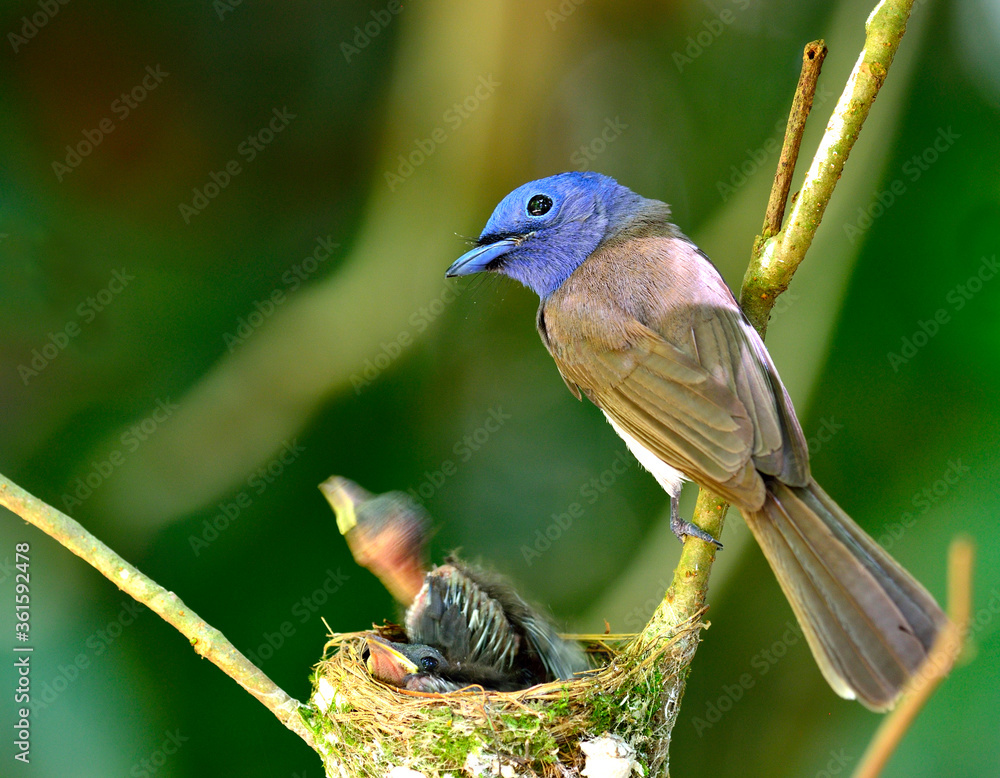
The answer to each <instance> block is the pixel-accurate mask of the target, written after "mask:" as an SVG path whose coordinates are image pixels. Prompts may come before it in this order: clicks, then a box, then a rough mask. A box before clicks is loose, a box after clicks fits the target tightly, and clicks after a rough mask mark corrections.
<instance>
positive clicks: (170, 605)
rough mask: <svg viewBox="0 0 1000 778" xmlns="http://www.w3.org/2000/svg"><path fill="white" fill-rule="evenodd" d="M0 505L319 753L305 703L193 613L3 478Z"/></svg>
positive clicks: (78, 527)
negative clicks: (164, 627) (145, 611)
mask: <svg viewBox="0 0 1000 778" xmlns="http://www.w3.org/2000/svg"><path fill="white" fill-rule="evenodd" d="M0 505H3V506H5V507H7V508H8V509H10V510H11V511H13V512H14V513H16V514H17V515H18V516H20V517H21V518H22V519H24V520H25V521H27V522H28V523H29V524H34V525H35V526H36V527H38V528H39V529H40V530H42V532H44V533H45V534H46V535H49V536H51V537H53V538H55V539H56V540H57V541H59V542H60V543H61V544H62V545H64V546H65V547H66V548H68V549H69V550H70V551H72V552H73V553H74V554H76V555H77V556H78V557H80V558H81V559H82V560H83V561H85V562H87V564H89V565H91V566H92V567H93V568H95V569H96V570H97V571H98V572H100V573H101V574H102V575H103V576H104V577H105V578H107V579H108V580H109V581H111V582H113V583H114V584H115V585H116V586H118V588H119V589H121V590H122V591H124V592H125V593H126V594H128V595H130V596H131V597H133V598H134V599H135V600H136V601H138V602H141V603H142V604H143V605H146V606H147V607H148V608H149V609H150V610H151V611H153V612H154V613H156V614H157V615H159V616H160V618H162V619H163V620H164V621H166V622H167V623H168V624H172V625H173V626H174V627H176V628H177V630H178V631H179V632H180V633H181V634H182V635H184V637H186V638H187V639H188V640H189V641H190V643H191V645H192V646H193V647H194V650H195V651H196V652H197V653H198V654H200V655H201V656H203V657H205V658H206V659H208V660H209V661H211V662H212V663H213V664H215V665H216V667H218V668H219V669H220V670H222V672H224V673H225V674H226V675H228V676H229V677H230V678H232V679H233V680H234V681H236V683H238V684H239V685H240V686H242V687H243V688H244V689H246V690H247V691H248V692H250V694H252V695H253V696H254V697H256V698H257V699H258V700H259V701H260V702H261V704H263V705H264V707H266V708H267V709H268V710H269V711H271V712H272V713H273V714H274V715H275V716H277V717H278V720H279V721H280V722H281V723H282V724H284V725H285V726H286V727H288V728H289V729H290V730H291V731H292V732H294V733H295V734H296V735H298V736H299V737H301V738H302V739H303V740H304V741H306V743H308V744H309V745H310V746H311V747H312V748H313V749H315V748H316V744H315V742H314V739H313V733H312V732H311V731H310V729H309V728H308V727H307V726H306V724H305V721H304V720H303V719H302V717H301V715H300V714H299V710H300V708H302V707H303V705H302V703H300V702H299V701H298V700H296V699H294V698H293V697H290V696H289V695H288V694H287V693H286V692H285V691H284V690H282V689H281V688H280V687H278V686H277V685H276V684H275V683H274V681H272V680H271V679H270V678H268V677H267V676H266V675H264V673H263V671H262V670H261V669H260V668H258V667H257V666H256V665H254V664H253V663H252V662H250V660H249V659H247V658H246V657H245V656H243V654H241V653H240V652H239V651H238V650H237V649H236V647H235V646H234V645H233V644H232V643H230V642H229V641H228V640H227V639H226V637H225V635H223V634H222V633H221V632H219V630H217V629H215V628H214V627H212V626H211V625H210V624H208V623H207V622H206V621H205V620H204V619H202V618H201V617H200V616H199V615H198V614H197V613H195V612H194V611H192V610H191V609H190V608H188V607H187V605H185V604H184V603H183V602H182V601H181V599H180V598H179V597H178V596H177V595H176V594H174V593H173V592H168V591H167V590H166V589H164V588H163V587H162V586H160V585H159V584H158V583H156V582H155V581H153V580H152V579H151V578H149V577H148V576H146V575H143V574H142V573H141V572H139V570H138V569H136V568H135V567H133V566H132V565H130V564H129V563H128V562H126V561H125V560H124V559H122V558H121V557H120V556H118V554H116V553H115V552H114V551H112V550H111V549H110V548H108V547H107V546H106V545H104V544H103V543H102V542H101V541H100V540H98V539H97V538H96V537H94V536H93V535H91V534H90V533H89V532H87V530H85V529H84V528H83V527H82V526H81V525H80V524H79V523H78V522H76V521H74V520H73V519H71V518H70V517H69V516H67V515H66V514H65V513H62V512H61V511H59V510H56V509H55V508H53V507H52V506H51V505H48V504H47V503H44V502H42V501H41V500H39V499H38V498H37V497H35V496H34V495H32V494H29V493H28V492H26V491H25V490H24V489H22V488H21V487H20V486H18V485H17V484H15V483H13V482H12V481H10V480H8V479H7V478H6V477H4V476H3V475H0Z"/></svg>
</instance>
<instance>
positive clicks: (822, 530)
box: [744, 480, 948, 711]
mask: <svg viewBox="0 0 1000 778" xmlns="http://www.w3.org/2000/svg"><path fill="white" fill-rule="evenodd" d="M744 517H745V518H746V521H747V525H748V526H749V527H750V529H751V531H752V532H753V534H754V536H755V537H756V538H757V542H758V543H760V546H761V548H762V549H763V550H764V555H765V556H766V557H767V560H768V562H770V564H771V567H772V569H773V570H774V572H775V575H776V576H777V578H778V582H779V583H780V584H781V588H782V589H783V590H784V592H785V595H786V596H787V597H788V600H789V602H791V604H792V609H793V610H794V611H795V615H796V616H797V617H798V620H799V623H800V624H801V625H802V627H803V631H804V633H805V636H806V638H807V639H808V641H809V647H810V648H811V649H812V652H813V656H815V657H816V661H817V662H818V663H819V666H820V669H821V670H822V671H823V675H824V676H825V677H826V679H827V681H828V682H829V683H830V685H831V686H832V687H833V689H834V691H836V692H837V694H839V695H840V696H842V697H846V698H848V699H854V698H857V699H858V700H859V701H860V702H861V703H862V704H864V705H865V706H866V707H868V708H870V709H872V710H877V711H881V710H886V709H888V708H891V707H892V706H893V704H894V703H895V701H896V699H897V698H898V697H899V695H900V693H901V692H902V691H903V689H904V687H905V686H906V684H907V682H908V681H909V680H910V679H911V678H912V677H913V676H914V675H916V674H917V673H918V672H919V671H920V669H921V667H922V666H923V665H924V663H925V662H926V661H927V656H928V652H929V651H930V649H931V646H932V645H933V644H934V641H935V639H936V638H937V636H938V634H939V633H940V632H941V630H942V628H943V627H944V626H945V625H946V624H947V621H948V619H947V617H946V616H945V614H944V613H943V612H942V610H941V608H939V607H938V604H937V603H936V602H935V601H934V598H933V597H931V595H930V594H928V593H927V590H926V589H924V587H923V586H921V585H920V584H919V583H918V582H917V581H916V580H915V579H914V578H913V576H911V575H910V574H909V573H907V572H906V571H905V570H904V569H903V568H902V567H900V565H899V564H898V563H897V562H896V561H895V560H894V559H893V558H892V557H891V556H889V554H887V553H886V552H885V551H884V550H883V549H882V548H881V547H880V546H879V545H878V544H877V543H876V542H875V541H874V540H872V539H871V538H870V537H869V536H868V535H867V534H865V532H864V530H862V529H861V528H860V527H859V526H858V525H857V524H855V523H854V522H853V521H852V520H851V517H850V516H848V515H847V514H846V513H844V511H843V510H841V508H840V507H839V506H838V505H837V504H836V503H835V502H834V501H833V500H832V499H830V497H829V496H828V495H827V494H826V492H824V491H823V490H822V489H821V488H820V487H819V485H818V484H816V482H815V481H813V482H812V483H810V484H809V485H808V486H805V487H795V486H788V485H786V484H783V483H781V482H779V481H774V480H771V481H769V482H768V484H767V499H766V501H765V503H764V505H763V507H762V508H761V509H760V510H759V511H756V512H753V513H751V512H747V513H745V514H744Z"/></svg>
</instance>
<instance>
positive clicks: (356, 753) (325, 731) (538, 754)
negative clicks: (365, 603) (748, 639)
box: [307, 623, 699, 778]
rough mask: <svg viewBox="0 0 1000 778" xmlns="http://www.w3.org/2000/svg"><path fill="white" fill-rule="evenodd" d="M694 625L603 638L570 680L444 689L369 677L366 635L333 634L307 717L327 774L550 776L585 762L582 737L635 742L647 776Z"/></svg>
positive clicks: (669, 718) (659, 752) (657, 763)
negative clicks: (642, 637)
mask: <svg viewBox="0 0 1000 778" xmlns="http://www.w3.org/2000/svg"><path fill="white" fill-rule="evenodd" d="M698 627H699V624H698V623H694V624H693V625H692V626H689V627H687V628H686V629H685V630H684V631H682V632H681V633H679V634H678V635H677V636H675V638H674V639H673V640H671V641H666V642H661V643H659V644H656V645H647V646H642V645H638V644H637V643H636V642H635V641H632V642H630V643H628V644H627V645H626V646H625V648H624V649H622V650H621V651H617V650H614V649H610V648H608V647H607V645H604V648H605V650H606V651H607V653H608V655H609V657H610V661H609V662H608V664H607V666H605V667H604V668H602V669H600V670H595V671H593V672H591V673H588V674H586V675H584V676H582V677H581V678H579V679H575V680H573V681H560V682H556V683H549V684H542V685H540V686H534V687H532V688H530V689H525V690H523V691H518V692H507V693H501V692H492V691H484V690H482V689H479V688H478V687H474V688H472V689H470V690H469V691H463V692H456V693H452V694H447V695H429V694H419V693H416V692H408V691H405V690H401V689H397V688H394V687H390V686H386V685H385V684H382V683H380V682H378V681H375V680H374V679H372V678H371V676H370V675H369V674H368V671H367V669H366V668H365V665H364V663H363V661H362V660H361V647H362V644H363V640H364V635H365V634H367V633H354V634H349V635H336V636H334V637H333V639H332V640H331V641H330V642H329V643H328V644H327V658H326V659H324V660H323V661H322V662H321V663H320V664H319V665H317V668H316V673H315V674H314V693H313V697H312V703H313V708H314V711H313V713H312V714H311V715H307V721H309V723H310V726H315V727H316V728H317V730H318V732H319V734H318V737H317V742H318V743H319V745H320V749H321V750H322V751H323V752H324V753H323V757H324V761H325V764H326V769H327V774H328V775H336V776H345V777H346V776H352V777H353V776H361V777H366V776H378V777H379V778H383V777H384V776H385V774H386V773H387V772H388V771H389V770H390V769H391V768H392V767H395V766H399V765H405V766H406V767H408V768H410V769H412V770H417V771H419V772H421V773H423V774H424V775H425V776H427V778H436V777H437V776H443V775H445V774H448V773H450V774H451V775H453V776H456V777H457V776H461V775H468V774H470V771H474V770H481V771H482V772H481V773H478V774H490V773H491V772H495V771H499V769H500V767H502V766H506V765H509V766H510V767H512V768H513V770H514V771H515V772H516V774H517V775H525V776H530V775H536V776H541V777H542V778H549V777H550V776H551V777H553V778H554V777H555V776H562V775H564V774H565V770H567V769H569V770H576V771H579V770H580V769H582V767H583V764H584V758H583V755H582V753H581V751H580V746H579V744H580V742H581V741H582V740H587V739H589V738H593V737H596V736H600V735H604V734H614V735H617V736H619V737H621V738H622V740H624V741H625V742H626V743H628V744H629V745H630V746H631V747H633V748H634V749H635V750H636V752H637V757H638V758H639V760H640V762H641V763H642V764H643V765H645V766H652V769H653V770H654V773H647V775H652V774H655V770H658V769H660V768H661V767H662V766H663V765H664V764H665V760H666V744H667V743H668V742H669V732H670V728H671V727H672V725H673V715H671V713H670V712H671V709H672V708H673V709H675V708H676V704H674V705H673V706H671V705H670V704H666V703H667V701H668V700H669V699H673V697H671V695H674V696H676V695H677V694H678V689H677V688H676V682H677V673H678V670H679V667H680V666H681V659H682V657H683V655H684V653H685V652H686V651H688V650H689V648H686V647H685V645H693V642H692V637H693V636H694V635H695V633H696V631H697V629H698ZM681 638H683V640H682V639H681ZM693 639H694V640H696V637H694V638H693Z"/></svg>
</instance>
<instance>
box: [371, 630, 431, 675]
mask: <svg viewBox="0 0 1000 778" xmlns="http://www.w3.org/2000/svg"><path fill="white" fill-rule="evenodd" d="M400 645H401V644H399V643H390V642H389V641H388V640H383V639H382V638H380V637H378V636H376V635H369V636H368V637H367V638H365V653H366V654H367V656H365V655H364V654H362V656H363V658H364V659H365V665H366V666H367V667H368V672H369V673H371V674H372V675H373V676H374V677H376V678H378V679H379V680H380V681H384V682H385V683H388V684H392V685H393V686H405V683H406V682H405V680H404V679H405V678H406V676H408V675H412V674H414V673H418V672H420V670H419V668H418V667H417V666H416V665H415V664H414V663H413V662H411V661H410V660H409V659H407V658H406V656H404V654H403V653H402V651H401V650H400V648H399V646H400Z"/></svg>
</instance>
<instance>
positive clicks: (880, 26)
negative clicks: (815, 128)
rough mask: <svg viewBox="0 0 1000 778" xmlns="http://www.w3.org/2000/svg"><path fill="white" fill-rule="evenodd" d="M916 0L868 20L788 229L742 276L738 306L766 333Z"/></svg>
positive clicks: (886, 3)
mask: <svg viewBox="0 0 1000 778" xmlns="http://www.w3.org/2000/svg"><path fill="white" fill-rule="evenodd" d="M912 7H913V0H881V2H879V4H878V5H877V6H875V10H874V11H872V13H871V15H870V16H869V17H868V21H867V23H866V24H865V33H866V34H865V46H864V48H863V49H862V50H861V55H860V56H859V57H858V61H857V63H856V64H855V65H854V70H853V71H851V75H850V77H849V78H848V79H847V85H846V86H845V87H844V91H843V93H842V94H841V95H840V100H838V101H837V106H836V108H834V109H833V115H832V116H831V117H830V123H829V124H828V125H827V128H826V132H825V133H824V135H823V139H822V140H821V141H820V144H819V148H818V149H817V150H816V154H815V156H814V157H813V161H812V165H811V166H810V168H809V171H808V172H807V173H806V177H805V181H804V182H803V184H802V190H801V191H800V192H799V196H798V199H797V200H796V201H795V204H794V205H793V206H792V212H791V214H790V215H789V217H788V224H787V225H786V226H785V229H784V230H783V231H782V232H780V233H779V234H777V235H776V236H774V237H773V238H770V239H768V240H766V241H764V242H763V244H762V245H761V246H759V247H758V248H759V249H760V250H759V252H757V251H755V253H754V256H753V258H752V259H751V261H750V265H749V267H747V272H746V275H745V276H744V277H743V290H742V291H741V293H740V306H741V307H742V308H743V312H744V313H745V314H746V315H747V318H749V319H750V323H751V324H753V325H754V327H756V328H757V331H758V332H760V333H761V335H763V334H764V332H765V331H766V329H767V319H768V316H769V315H770V313H771V308H773V307H774V301H775V299H777V297H778V295H779V294H781V293H782V292H784V291H785V290H786V289H787V288H788V284H789V283H791V280H792V276H793V275H794V274H795V270H796V268H798V266H799V263H801V262H802V260H803V259H804V258H805V255H806V251H807V250H808V249H809V246H811V245H812V241H813V237H814V236H815V234H816V230H817V228H818V227H819V224H820V221H821V220H822V219H823V213H824V212H825V211H826V206H827V205H828V204H829V202H830V197H831V196H832V195H833V190H834V187H836V185H837V181H839V180H840V176H841V174H842V173H843V172H844V163H845V162H847V157H848V156H849V155H850V153H851V149H853V148H854V143H855V141H856V140H857V139H858V134H859V133H860V132H861V127H862V125H863V124H864V123H865V119H867V118H868V112H869V111H870V110H871V107H872V103H874V102H875V98H876V97H877V96H878V92H879V89H881V88H882V84H884V83H885V78H886V75H887V74H888V72H889V66H890V65H891V64H892V60H893V57H895V55H896V50H897V49H898V48H899V43H900V41H901V40H902V39H903V34H904V33H905V32H906V22H907V20H908V19H909V16H910V10H911V8H912Z"/></svg>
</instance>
